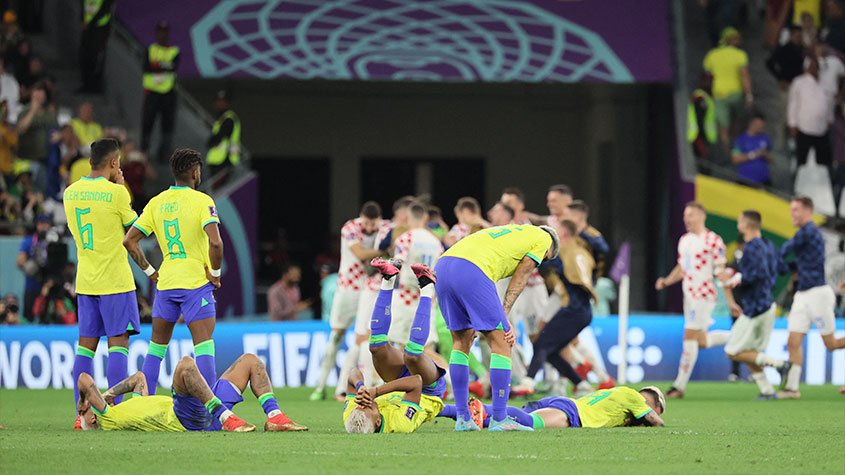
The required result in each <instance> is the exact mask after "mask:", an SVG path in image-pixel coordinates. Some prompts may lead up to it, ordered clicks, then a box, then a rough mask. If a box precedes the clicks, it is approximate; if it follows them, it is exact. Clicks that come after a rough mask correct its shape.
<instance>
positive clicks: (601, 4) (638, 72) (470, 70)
mask: <svg viewBox="0 0 845 475" xmlns="http://www.w3.org/2000/svg"><path fill="white" fill-rule="evenodd" d="M117 14H118V17H119V18H120V19H121V20H122V21H123V22H124V23H125V24H127V26H128V27H129V29H130V30H131V31H132V32H133V33H134V34H135V35H136V36H137V37H138V38H139V39H140V40H141V41H142V42H144V43H146V44H149V43H151V42H153V41H154V30H155V25H156V24H157V23H158V22H159V21H161V20H167V21H168V22H170V24H171V41H172V43H173V44H175V45H178V46H179V47H180V48H181V49H182V52H183V55H182V63H181V65H180V70H179V74H181V75H185V76H196V75H199V76H204V77H225V76H235V77H257V78H264V79H275V78H296V79H373V80H405V81H497V82H511V81H522V82H579V81H607V82H667V81H671V79H672V69H671V61H670V47H669V44H670V38H669V24H668V18H667V16H668V3H667V0H638V1H636V2H632V1H630V0H581V1H579V0H572V1H565V2H564V1H557V0H533V1H522V0H486V1H479V0H427V1H396V0H393V1H389V0H260V1H259V0H225V1H221V2H216V3H212V2H173V1H165V0H148V1H145V2H118V5H117Z"/></svg>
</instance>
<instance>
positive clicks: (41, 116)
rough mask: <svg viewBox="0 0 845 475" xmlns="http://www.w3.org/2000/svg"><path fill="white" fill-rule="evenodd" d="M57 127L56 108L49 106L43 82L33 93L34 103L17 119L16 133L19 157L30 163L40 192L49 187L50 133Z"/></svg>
mask: <svg viewBox="0 0 845 475" xmlns="http://www.w3.org/2000/svg"><path fill="white" fill-rule="evenodd" d="M58 125H59V124H58V119H57V116H56V108H55V106H54V105H53V104H51V103H50V97H49V94H48V92H47V88H46V87H45V86H44V84H43V83H36V84H35V86H34V87H33V90H32V100H31V101H30V103H29V104H28V105H26V106H25V107H24V108H23V110H21V113H20V115H19V116H18V123H17V125H16V130H17V133H18V157H19V159H21V160H28V161H29V162H30V167H29V170H30V171H31V172H32V179H33V181H34V182H35V188H36V189H37V190H38V191H43V190H45V189H46V188H47V176H46V168H45V166H46V161H47V155H48V154H49V150H48V147H47V133H48V131H49V130H50V129H51V128H53V127H58Z"/></svg>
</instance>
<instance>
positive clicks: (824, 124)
mask: <svg viewBox="0 0 845 475" xmlns="http://www.w3.org/2000/svg"><path fill="white" fill-rule="evenodd" d="M788 122H789V131H790V134H791V135H792V137H794V138H795V154H796V158H797V159H798V165H799V166H800V165H803V164H805V163H806V162H807V155H809V153H810V149H814V150H815V151H816V163H818V164H819V165H824V166H825V167H827V168H828V170H830V169H831V165H832V158H833V155H832V151H831V147H830V134H829V130H830V124H831V123H832V122H833V102H832V100H831V97H830V95H829V94H828V93H827V91H825V89H824V87H823V86H822V84H821V82H820V81H819V62H818V60H816V58H811V59H810V61H809V63H808V64H807V69H806V72H805V73H804V74H802V75H801V76H798V77H797V78H796V79H795V81H793V82H792V86H791V87H790V88H789V114H788ZM831 178H832V176H831Z"/></svg>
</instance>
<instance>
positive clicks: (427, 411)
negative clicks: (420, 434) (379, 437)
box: [343, 391, 443, 434]
mask: <svg viewBox="0 0 845 475" xmlns="http://www.w3.org/2000/svg"><path fill="white" fill-rule="evenodd" d="M404 397H405V393H403V392H401V391H394V392H392V393H387V394H383V395H381V396H379V397H377V398H376V403H377V404H378V410H379V412H380V413H381V417H382V422H381V429H380V430H379V432H401V433H406V434H407V433H411V432H414V431H415V430H417V429H419V428H420V426H422V425H423V424H425V423H426V422H428V421H430V420H432V419H434V418H435V417H436V416H437V414H440V411H442V410H443V400H442V399H440V398H439V397H436V396H429V395H427V394H423V395H421V396H420V403H419V404H414V403H412V402H410V401H403V400H402V398H404ZM356 407H358V404H356V403H355V396H354V395H349V396H346V403H345V405H344V407H343V422H344V423H345V422H346V419H348V418H349V415H350V414H352V410H353V409H355V408H356Z"/></svg>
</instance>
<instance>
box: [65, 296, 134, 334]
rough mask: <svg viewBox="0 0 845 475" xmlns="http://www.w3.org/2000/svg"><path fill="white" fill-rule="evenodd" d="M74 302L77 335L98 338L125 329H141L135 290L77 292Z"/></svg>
mask: <svg viewBox="0 0 845 475" xmlns="http://www.w3.org/2000/svg"><path fill="white" fill-rule="evenodd" d="M76 301H77V306H78V319H79V336H84V337H89V338H99V337H101V336H118V335H123V334H124V333H126V332H129V334H130V335H137V334H138V329H139V328H141V318H140V316H139V315H138V298H137V297H136V296H135V291H134V290H130V291H129V292H122V293H119V294H108V295H84V294H78V295H77V296H76Z"/></svg>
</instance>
